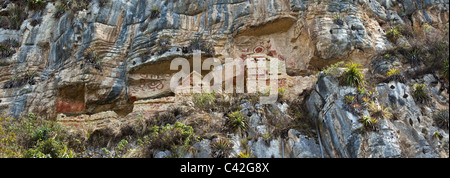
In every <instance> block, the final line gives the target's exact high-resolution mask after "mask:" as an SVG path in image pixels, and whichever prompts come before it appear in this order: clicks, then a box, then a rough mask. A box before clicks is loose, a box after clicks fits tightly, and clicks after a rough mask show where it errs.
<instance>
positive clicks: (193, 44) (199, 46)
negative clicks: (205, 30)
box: [188, 38, 214, 55]
mask: <svg viewBox="0 0 450 178" xmlns="http://www.w3.org/2000/svg"><path fill="white" fill-rule="evenodd" d="M188 49H189V51H188V52H191V53H192V52H194V51H195V50H200V51H202V52H205V53H206V54H207V55H213V54H214V46H213V44H211V43H208V42H206V41H205V40H203V39H202V38H195V39H192V40H191V41H190V42H189V47H188Z"/></svg>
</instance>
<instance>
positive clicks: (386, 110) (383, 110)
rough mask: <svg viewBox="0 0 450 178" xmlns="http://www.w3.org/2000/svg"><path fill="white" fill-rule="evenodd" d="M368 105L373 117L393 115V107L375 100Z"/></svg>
mask: <svg viewBox="0 0 450 178" xmlns="http://www.w3.org/2000/svg"><path fill="white" fill-rule="evenodd" d="M368 107H369V113H370V115H371V116H372V117H375V118H385V119H390V118H391V117H392V113H391V112H392V109H391V108H390V107H383V106H380V105H377V104H376V103H375V102H373V101H372V102H370V103H369V104H368Z"/></svg>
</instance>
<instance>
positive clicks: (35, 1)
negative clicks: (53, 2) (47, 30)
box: [27, 0, 46, 10]
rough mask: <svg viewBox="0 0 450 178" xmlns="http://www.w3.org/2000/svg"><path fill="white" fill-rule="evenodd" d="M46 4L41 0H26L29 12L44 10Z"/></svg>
mask: <svg viewBox="0 0 450 178" xmlns="http://www.w3.org/2000/svg"><path fill="white" fill-rule="evenodd" d="M45 5H46V3H45V2H44V1H43V0H28V1H27V6H28V9H30V10H41V9H44V8H45Z"/></svg>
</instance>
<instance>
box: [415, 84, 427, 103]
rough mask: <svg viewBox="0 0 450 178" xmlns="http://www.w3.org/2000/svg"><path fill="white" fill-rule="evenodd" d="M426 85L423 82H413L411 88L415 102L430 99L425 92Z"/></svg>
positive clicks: (424, 101) (425, 101)
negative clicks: (412, 88)
mask: <svg viewBox="0 0 450 178" xmlns="http://www.w3.org/2000/svg"><path fill="white" fill-rule="evenodd" d="M426 89H427V86H426V85H425V84H415V85H414V90H413V97H414V98H415V99H416V101H417V102H420V103H427V102H428V101H429V100H430V97H429V96H428V94H427V91H426Z"/></svg>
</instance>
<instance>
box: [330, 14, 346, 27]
mask: <svg viewBox="0 0 450 178" xmlns="http://www.w3.org/2000/svg"><path fill="white" fill-rule="evenodd" d="M333 22H334V23H335V24H336V25H339V26H342V25H344V18H342V16H341V14H337V15H335V16H334V18H333Z"/></svg>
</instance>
